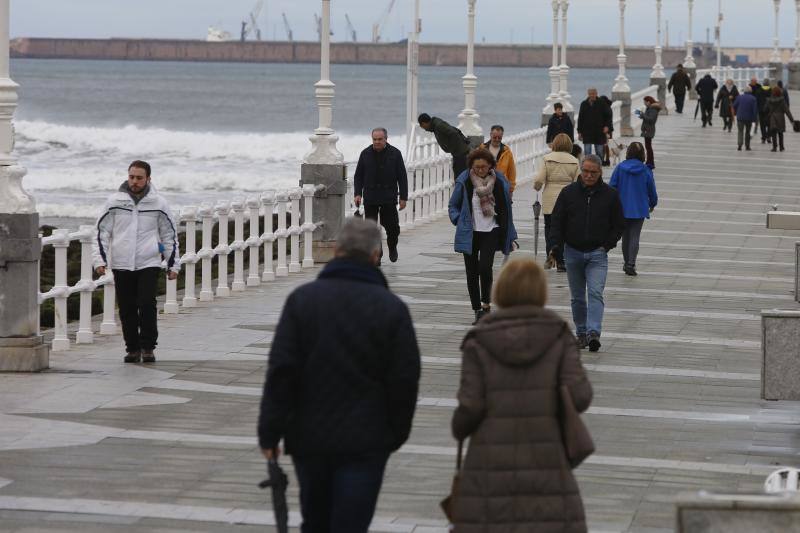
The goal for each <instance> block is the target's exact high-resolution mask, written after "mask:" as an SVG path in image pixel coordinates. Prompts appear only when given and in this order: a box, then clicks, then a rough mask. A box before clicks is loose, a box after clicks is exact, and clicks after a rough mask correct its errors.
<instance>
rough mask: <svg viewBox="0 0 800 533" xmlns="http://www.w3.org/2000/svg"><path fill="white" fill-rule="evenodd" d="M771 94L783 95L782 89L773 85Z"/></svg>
mask: <svg viewBox="0 0 800 533" xmlns="http://www.w3.org/2000/svg"><path fill="white" fill-rule="evenodd" d="M772 96H783V91H781V88H780V87H773V88H772Z"/></svg>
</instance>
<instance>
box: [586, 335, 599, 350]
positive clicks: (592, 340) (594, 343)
mask: <svg viewBox="0 0 800 533" xmlns="http://www.w3.org/2000/svg"><path fill="white" fill-rule="evenodd" d="M588 339H589V343H588V344H589V351H590V352H596V351H598V350H599V349H600V334H599V333H597V332H596V331H590V332H589V336H588Z"/></svg>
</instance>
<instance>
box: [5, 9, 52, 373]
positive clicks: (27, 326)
mask: <svg viewBox="0 0 800 533" xmlns="http://www.w3.org/2000/svg"><path fill="white" fill-rule="evenodd" d="M9 3H10V0H0V243H3V244H2V245H1V246H0V268H2V270H3V272H2V274H0V295H2V298H0V371H2V372H34V371H38V370H43V369H45V368H47V367H48V366H49V362H50V350H49V348H48V346H47V345H46V344H44V342H43V341H42V336H41V335H39V259H40V257H41V251H42V244H41V240H40V239H39V213H38V212H37V211H36V203H35V201H34V199H33V198H32V197H31V196H30V195H29V194H28V193H27V192H26V191H25V189H24V188H23V187H22V178H23V177H24V176H25V174H26V170H25V168H24V167H21V166H19V165H18V164H17V158H16V156H15V155H14V154H13V151H14V126H13V125H12V118H13V116H14V112H15V111H16V109H17V87H18V86H17V84H16V83H14V82H13V81H12V80H11V78H10V77H9Z"/></svg>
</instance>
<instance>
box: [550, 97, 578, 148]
mask: <svg viewBox="0 0 800 533" xmlns="http://www.w3.org/2000/svg"><path fill="white" fill-rule="evenodd" d="M559 133H566V134H567V135H568V136H569V140H570V141H572V142H575V126H574V125H573V124H572V120H571V119H570V118H569V115H567V114H566V113H564V105H563V104H562V103H561V102H556V103H555V104H553V114H552V116H550V120H548V121H547V137H546V138H545V142H546V143H547V145H548V146H550V145H552V144H553V139H555V138H556V135H558V134H559Z"/></svg>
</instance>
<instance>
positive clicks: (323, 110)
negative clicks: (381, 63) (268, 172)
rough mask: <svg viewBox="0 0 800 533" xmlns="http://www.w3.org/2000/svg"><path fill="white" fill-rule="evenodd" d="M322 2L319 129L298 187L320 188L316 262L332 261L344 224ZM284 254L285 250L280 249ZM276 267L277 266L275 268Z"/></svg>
mask: <svg viewBox="0 0 800 533" xmlns="http://www.w3.org/2000/svg"><path fill="white" fill-rule="evenodd" d="M321 1H322V15H321V21H322V24H321V26H322V28H321V29H322V31H321V39H320V80H319V81H318V82H317V83H316V85H315V86H314V87H315V94H316V99H317V109H318V114H319V126H318V127H317V129H316V130H314V135H312V136H311V137H310V140H311V151H310V152H309V153H308V154H306V156H305V157H304V158H303V164H302V165H301V167H300V185H301V186H305V185H314V186H317V185H322V187H321V188H317V189H315V190H316V192H315V197H314V200H315V201H314V212H315V213H316V214H317V216H318V217H319V219H318V220H320V221H322V222H324V224H320V226H319V227H318V228H317V230H316V232H315V233H316V235H315V237H316V238H315V239H314V246H315V248H316V250H315V252H314V256H315V257H316V259H317V261H322V262H327V261H329V260H330V259H331V258H333V248H334V245H335V244H336V235H337V234H338V233H339V228H341V227H342V225H343V224H344V219H345V213H344V205H345V202H344V198H343V197H344V195H345V194H347V181H346V176H347V172H346V168H345V165H344V158H343V157H342V154H341V153H340V152H339V150H337V149H336V141H338V140H339V138H338V137H337V136H336V135H335V134H334V130H333V98H334V88H335V85H334V83H333V82H332V81H331V79H330V78H331V70H330V17H331V2H330V0H321ZM284 253H285V249H284ZM279 268H280V267H279Z"/></svg>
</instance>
